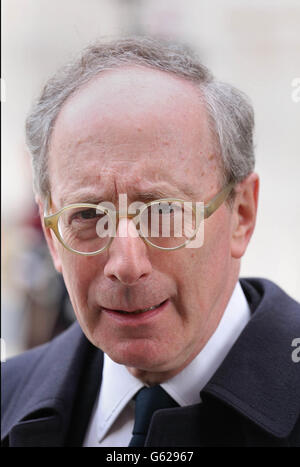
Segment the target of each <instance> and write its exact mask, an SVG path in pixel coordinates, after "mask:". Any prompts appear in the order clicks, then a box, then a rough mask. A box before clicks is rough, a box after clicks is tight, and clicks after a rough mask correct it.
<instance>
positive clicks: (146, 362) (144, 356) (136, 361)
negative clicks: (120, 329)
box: [103, 341, 170, 372]
mask: <svg viewBox="0 0 300 467" xmlns="http://www.w3.org/2000/svg"><path fill="white" fill-rule="evenodd" d="M103 350H104V352H105V353H106V354H107V355H108V356H109V357H110V358H111V359H112V360H113V361H114V362H116V363H119V364H120V365H125V366H127V367H131V368H136V369H137V370H142V371H151V372H152V371H165V369H166V368H165V367H166V365H167V364H168V363H167V362H170V359H166V357H165V356H164V359H162V355H164V353H163V352H161V350H160V349H158V348H157V346H155V345H154V344H153V342H149V341H146V342H134V343H132V342H129V343H123V344H120V345H117V346H115V347H114V348H110V349H106V350H105V349H103Z"/></svg>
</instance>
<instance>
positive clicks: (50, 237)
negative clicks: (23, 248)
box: [36, 198, 62, 273]
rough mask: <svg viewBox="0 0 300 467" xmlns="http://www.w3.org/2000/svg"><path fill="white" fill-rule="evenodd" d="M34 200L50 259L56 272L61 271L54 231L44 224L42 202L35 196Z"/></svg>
mask: <svg viewBox="0 0 300 467" xmlns="http://www.w3.org/2000/svg"><path fill="white" fill-rule="evenodd" d="M36 202H37V204H38V207H39V213H40V219H41V224H42V228H43V232H44V236H45V239H46V242H47V245H48V248H49V250H50V253H51V256H52V260H53V263H54V267H55V269H56V270H57V272H59V273H61V272H62V264H61V259H60V256H59V252H58V246H59V245H58V240H57V239H56V237H55V235H54V233H53V232H52V230H51V229H46V228H45V225H44V203H43V202H42V201H41V199H40V198H36Z"/></svg>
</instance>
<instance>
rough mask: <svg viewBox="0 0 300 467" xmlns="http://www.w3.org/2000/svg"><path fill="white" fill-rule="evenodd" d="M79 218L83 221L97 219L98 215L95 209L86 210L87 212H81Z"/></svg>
mask: <svg viewBox="0 0 300 467" xmlns="http://www.w3.org/2000/svg"><path fill="white" fill-rule="evenodd" d="M78 217H79V218H81V219H95V217H97V213H96V211H95V209H86V210H85V211H80V212H79V213H78Z"/></svg>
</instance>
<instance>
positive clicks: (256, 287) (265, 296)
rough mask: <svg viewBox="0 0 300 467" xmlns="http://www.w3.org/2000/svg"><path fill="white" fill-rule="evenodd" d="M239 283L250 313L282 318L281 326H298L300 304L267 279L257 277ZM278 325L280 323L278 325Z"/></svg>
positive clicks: (242, 279)
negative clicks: (257, 312)
mask: <svg viewBox="0 0 300 467" xmlns="http://www.w3.org/2000/svg"><path fill="white" fill-rule="evenodd" d="M240 283H241V286H242V289H243V291H244V293H245V296H246V298H247V301H248V303H249V306H250V309H251V311H252V312H253V313H254V312H256V311H257V310H258V311H259V312H264V313H273V316H274V318H275V315H276V317H277V318H280V317H282V324H284V323H285V324H286V325H287V326H288V325H289V324H292V325H294V324H296V325H297V329H298V330H299V331H300V329H299V327H298V326H299V325H300V303H299V302H297V301H296V300H294V299H293V298H292V297H291V296H290V295H288V294H287V293H286V292H285V291H284V290H283V289H282V288H281V287H279V286H278V285H277V284H275V283H274V282H272V281H270V280H269V279H264V278H258V277H246V278H241V279H240ZM279 324H280V323H279Z"/></svg>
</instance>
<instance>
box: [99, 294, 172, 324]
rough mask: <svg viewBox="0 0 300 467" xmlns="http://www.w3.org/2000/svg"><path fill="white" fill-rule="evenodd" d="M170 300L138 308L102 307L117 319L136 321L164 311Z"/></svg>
mask: <svg viewBox="0 0 300 467" xmlns="http://www.w3.org/2000/svg"><path fill="white" fill-rule="evenodd" d="M168 302H169V299H166V300H164V301H163V302H161V303H159V304H158V305H153V306H151V307H148V308H140V309H136V310H130V311H129V310H114V309H110V308H103V307H102V308H101V310H102V311H104V312H106V313H108V314H110V315H111V316H113V317H116V318H117V319H121V320H126V321H128V320H130V321H134V322H136V321H137V320H141V319H142V318H150V317H152V316H154V315H156V314H157V313H159V312H160V311H162V310H163V309H164V308H165V306H166V305H167V303H168Z"/></svg>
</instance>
